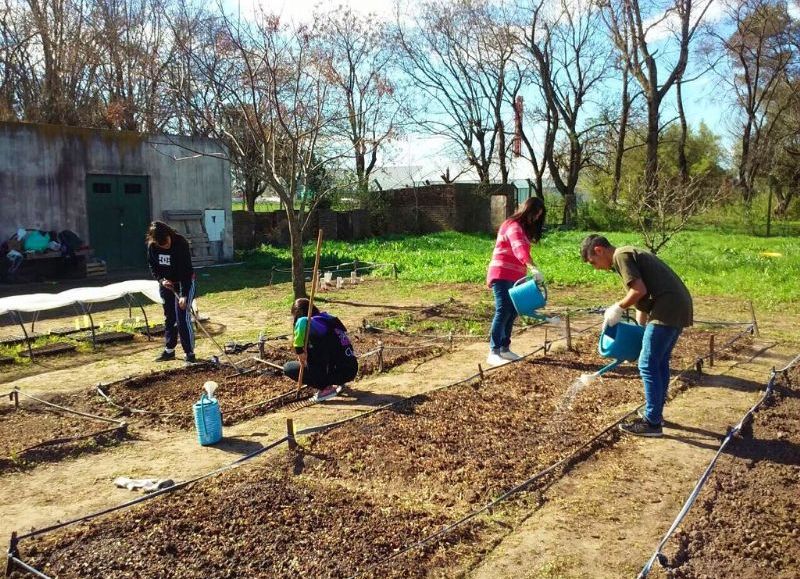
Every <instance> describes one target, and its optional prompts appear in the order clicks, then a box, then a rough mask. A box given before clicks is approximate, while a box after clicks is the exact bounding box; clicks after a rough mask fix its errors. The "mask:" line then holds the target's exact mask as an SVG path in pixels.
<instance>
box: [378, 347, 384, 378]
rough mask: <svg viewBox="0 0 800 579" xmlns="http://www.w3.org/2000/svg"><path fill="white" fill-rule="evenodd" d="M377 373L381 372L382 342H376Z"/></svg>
mask: <svg viewBox="0 0 800 579" xmlns="http://www.w3.org/2000/svg"><path fill="white" fill-rule="evenodd" d="M378 373H379V374H383V342H382V341H379V342H378Z"/></svg>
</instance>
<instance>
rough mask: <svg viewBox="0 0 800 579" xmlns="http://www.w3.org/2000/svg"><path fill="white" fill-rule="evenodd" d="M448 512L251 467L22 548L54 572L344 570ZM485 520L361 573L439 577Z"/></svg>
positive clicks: (436, 523)
mask: <svg viewBox="0 0 800 579" xmlns="http://www.w3.org/2000/svg"><path fill="white" fill-rule="evenodd" d="M287 470H288V469H287ZM447 520H448V518H447V516H446V515H445V514H442V513H438V514H437V513H435V512H432V511H430V510H427V509H423V508H421V507H419V506H410V505H404V504H400V503H398V502H397V501H394V500H392V499H390V498H388V497H384V496H380V495H375V496H368V495H364V494H355V493H353V492H352V491H349V490H346V489H344V488H342V487H341V486H339V485H336V484H332V483H330V482H327V483H326V482H323V481H314V480H310V479H308V478H306V477H292V476H291V475H290V474H288V473H287V472H281V471H280V470H279V469H278V468H277V467H272V466H264V465H263V464H262V465H259V466H255V465H248V466H245V467H242V468H241V469H239V470H237V471H234V472H229V473H225V474H223V475H221V476H217V477H214V478H212V479H208V480H205V481H202V482H200V483H198V484H197V485H194V486H193V487H191V488H189V489H181V490H178V491H176V492H173V493H169V494H166V495H164V496H161V497H157V498H155V499H153V500H151V501H147V502H145V503H143V504H140V505H137V506H135V507H133V508H130V509H127V510H124V511H119V512H117V513H114V514H112V515H110V516H107V517H103V518H101V519H97V520H95V521H91V522H89V523H82V524H80V525H79V526H75V527H70V528H67V529H64V530H62V531H60V532H55V533H51V534H48V535H46V536H44V537H41V538H36V539H31V540H30V541H26V542H23V543H22V544H21V555H22V557H23V560H25V561H26V562H27V563H29V564H32V565H34V566H35V567H36V568H38V569H40V570H42V571H44V572H45V573H46V574H48V575H50V576H58V577H173V578H203V579H205V578H239V577H253V578H255V577H349V576H351V575H352V574H354V573H356V572H358V571H359V570H363V569H365V568H366V567H367V566H368V565H370V564H372V563H375V562H377V561H379V560H381V559H383V558H385V557H387V556H389V555H391V554H393V553H395V552H397V551H398V550H399V549H401V548H402V547H404V546H405V545H407V544H410V543H413V542H415V541H418V540H420V539H422V538H424V537H426V536H428V535H430V534H432V533H433V532H435V531H437V530H438V529H440V528H441V527H442V526H443V525H444V524H445V523H446V522H447ZM482 527H483V524H481V523H479V522H475V523H472V524H468V525H464V526H463V527H461V528H460V529H457V530H456V531H455V532H453V533H451V534H449V535H447V536H446V537H445V538H444V539H443V540H442V541H440V542H435V543H433V544H432V545H430V546H429V547H427V548H425V549H420V550H417V551H415V552H414V554H413V556H408V557H400V558H398V559H397V560H396V562H394V563H391V564H388V565H385V566H382V567H380V569H379V570H378V571H375V572H373V573H370V574H369V575H367V576H370V577H422V576H425V575H439V576H441V575H443V573H442V569H443V568H452V567H453V566H459V565H463V563H464V557H465V554H467V553H468V551H469V549H470V547H469V544H470V543H474V542H475V541H476V539H477V538H478V537H479V535H480V533H481V529H482ZM445 547H448V548H447V549H445Z"/></svg>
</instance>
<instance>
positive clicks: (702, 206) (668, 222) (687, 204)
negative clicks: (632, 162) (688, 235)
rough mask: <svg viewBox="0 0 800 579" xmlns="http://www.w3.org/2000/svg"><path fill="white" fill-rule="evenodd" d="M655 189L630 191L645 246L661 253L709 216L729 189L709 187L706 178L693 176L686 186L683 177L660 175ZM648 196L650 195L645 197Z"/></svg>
mask: <svg viewBox="0 0 800 579" xmlns="http://www.w3.org/2000/svg"><path fill="white" fill-rule="evenodd" d="M659 177H660V178H658V179H657V180H656V182H657V183H658V185H657V187H656V188H655V189H648V190H646V191H645V190H642V189H643V187H644V186H645V184H644V183H642V182H640V183H638V184H637V185H635V186H636V187H638V188H639V189H640V190H639V191H633V192H629V193H628V195H627V199H629V202H630V207H629V212H630V214H631V215H634V216H635V217H636V222H637V224H638V226H639V232H640V233H641V235H642V239H643V240H644V244H645V246H646V247H647V248H648V249H649V250H650V251H652V252H653V253H658V252H659V251H660V250H661V249H662V248H663V247H664V246H665V245H666V244H667V243H669V242H670V240H672V239H673V238H674V237H675V235H676V234H678V233H679V232H681V231H683V229H685V227H686V225H687V224H688V223H689V220H690V219H691V218H692V217H695V216H697V215H701V214H703V213H705V212H706V211H707V210H708V209H709V208H710V207H712V206H713V205H714V204H716V203H718V202H720V201H721V200H722V199H724V198H726V197H727V195H728V189H729V188H728V187H727V185H726V184H723V185H722V186H721V187H718V188H709V187H708V186H707V183H705V179H704V178H703V177H697V178H695V177H690V178H689V179H688V180H687V181H686V182H685V183H684V182H683V181H682V179H681V178H680V177H678V178H677V179H668V178H666V177H663V176H659ZM645 193H647V194H645Z"/></svg>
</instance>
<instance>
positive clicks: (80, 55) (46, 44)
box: [6, 0, 101, 126]
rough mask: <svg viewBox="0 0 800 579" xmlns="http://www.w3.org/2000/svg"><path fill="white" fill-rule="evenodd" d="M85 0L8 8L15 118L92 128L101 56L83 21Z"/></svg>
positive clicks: (34, 0) (28, 0)
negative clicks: (9, 10)
mask: <svg viewBox="0 0 800 579" xmlns="http://www.w3.org/2000/svg"><path fill="white" fill-rule="evenodd" d="M87 2H88V0H86V1H84V0H25V1H24V2H14V3H10V2H9V3H7V4H6V6H7V7H10V9H11V23H12V27H13V28H12V30H11V31H9V36H11V38H12V41H13V42H14V43H15V49H14V51H13V53H12V58H11V60H10V61H9V62H8V63H7V66H9V67H10V68H11V71H12V72H11V74H12V75H13V82H12V85H13V87H14V89H13V90H14V93H15V94H14V97H13V101H14V104H15V107H16V108H17V110H18V112H17V116H18V117H19V118H20V119H24V120H28V121H38V122H47V123H60V124H68V125H76V124H81V125H88V126H94V125H95V123H96V110H97V106H96V104H97V86H96V79H97V70H98V66H99V62H100V60H101V54H100V52H99V51H98V48H97V42H96V41H97V37H96V35H95V34H94V31H93V30H92V29H91V27H89V26H88V25H87V23H86V18H85V15H86V12H87V10H88V4H87Z"/></svg>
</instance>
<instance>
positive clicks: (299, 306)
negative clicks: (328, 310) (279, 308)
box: [292, 298, 319, 324]
mask: <svg viewBox="0 0 800 579" xmlns="http://www.w3.org/2000/svg"><path fill="white" fill-rule="evenodd" d="M307 315H308V298H297V299H296V300H294V303H293V304H292V323H293V324H296V323H297V320H299V319H300V318H305V317H306V316H307ZM311 315H312V316H318V315H319V310H318V309H317V306H311Z"/></svg>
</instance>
